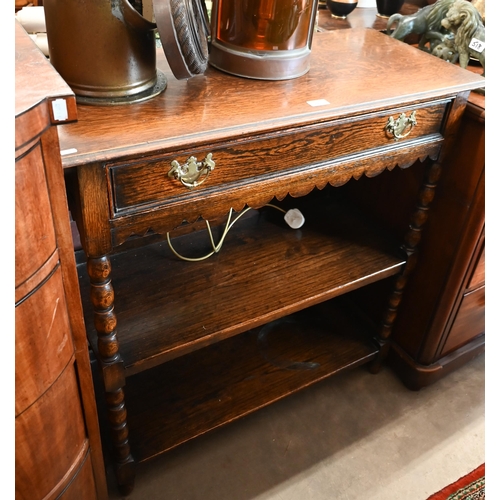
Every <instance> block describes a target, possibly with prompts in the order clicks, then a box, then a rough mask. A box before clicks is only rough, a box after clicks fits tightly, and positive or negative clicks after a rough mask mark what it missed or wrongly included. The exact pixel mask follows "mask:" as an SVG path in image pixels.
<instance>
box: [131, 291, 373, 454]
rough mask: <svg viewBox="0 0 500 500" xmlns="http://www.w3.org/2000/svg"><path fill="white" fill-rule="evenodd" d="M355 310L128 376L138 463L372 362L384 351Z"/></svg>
mask: <svg viewBox="0 0 500 500" xmlns="http://www.w3.org/2000/svg"><path fill="white" fill-rule="evenodd" d="M347 310H348V309H347V308H344V307H343V306H342V298H340V299H334V300H332V301H328V302H325V303H323V304H320V305H318V306H315V307H311V308H309V309H307V310H304V311H301V312H298V313H295V314H293V315H291V316H288V317H285V318H282V319H279V320H276V321H274V322H271V323H268V324H267V325H265V326H263V327H261V328H255V329H253V330H250V331H248V332H246V333H243V334H241V335H237V336H235V337H231V338H229V339H226V340H224V341H222V342H219V343H217V344H214V345H211V346H208V347H205V348H203V349H200V350H197V351H195V352H192V353H190V354H189V355H186V356H183V357H181V358H177V359H174V360H172V361H170V362H168V363H165V364H164V365H161V366H159V367H156V368H153V369H151V370H148V371H145V372H142V373H139V374H137V375H133V376H131V377H128V378H127V384H126V387H125V391H126V399H127V411H128V422H129V426H130V433H129V439H130V444H131V448H132V455H133V456H134V458H135V460H136V461H138V462H141V461H145V460H147V459H149V458H152V457H154V456H155V455H158V454H160V453H162V452H164V451H167V450H169V449H171V448H174V447H175V446H177V445H179V444H181V443H183V442H186V441H188V440H190V439H192V438H194V437H196V436H199V435H201V434H204V433H206V432H208V431H210V430H212V429H215V428H217V427H219V426H221V425H223V424H225V423H227V422H231V421H233V420H235V419H237V418H239V417H242V416H244V415H247V414H249V413H251V412H252V411H254V410H257V409H259V408H262V407H264V406H266V405H268V404H270V403H272V402H274V401H277V400H278V399H281V398H283V397H285V396H287V395H289V394H292V393H294V392H296V391H298V390H300V389H302V388H304V387H307V386H309V385H311V384H312V383H314V382H317V381H319V380H322V379H324V378H326V377H328V376H330V375H332V374H334V373H338V372H340V371H342V370H345V369H347V368H354V367H356V366H359V365H361V364H364V363H367V362H369V361H370V360H371V359H373V358H374V357H375V356H376V354H377V352H378V347H377V346H376V345H375V343H374V342H372V341H371V340H370V336H369V335H367V333H369V332H367V331H366V328H365V327H364V326H363V325H359V322H358V324H357V325H356V323H355V322H354V321H353V318H352V317H348V315H347V314H346V312H345V311H347ZM354 319H355V318H354Z"/></svg>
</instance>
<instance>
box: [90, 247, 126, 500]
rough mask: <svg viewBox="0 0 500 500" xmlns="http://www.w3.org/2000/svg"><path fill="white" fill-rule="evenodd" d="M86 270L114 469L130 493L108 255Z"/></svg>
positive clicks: (122, 373)
mask: <svg viewBox="0 0 500 500" xmlns="http://www.w3.org/2000/svg"><path fill="white" fill-rule="evenodd" d="M87 272H88V275H89V277H90V298H91V301H92V305H93V308H94V326H95V328H96V331H97V337H98V340H97V346H98V352H99V359H100V362H101V366H102V371H103V382H104V388H105V398H106V405H107V412H108V421H109V426H110V433H111V440H112V443H113V455H114V465H115V472H116V476H117V479H118V484H119V487H120V491H121V493H122V494H128V493H130V492H131V491H132V490H133V487H134V480H135V463H134V459H133V457H132V454H131V452H130V445H129V441H128V425H127V409H126V407H125V395H124V391H123V387H124V386H125V370H124V367H123V361H122V359H121V356H120V352H119V343H118V337H117V334H116V323H117V322H116V315H115V312H114V290H113V285H112V283H111V262H110V260H109V258H108V257H107V256H102V257H97V258H89V259H88V261H87Z"/></svg>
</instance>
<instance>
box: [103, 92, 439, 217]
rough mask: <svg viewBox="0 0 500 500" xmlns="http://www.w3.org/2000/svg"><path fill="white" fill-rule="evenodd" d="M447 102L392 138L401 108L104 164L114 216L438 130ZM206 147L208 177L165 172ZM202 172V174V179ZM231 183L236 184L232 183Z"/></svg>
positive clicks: (424, 109)
mask: <svg viewBox="0 0 500 500" xmlns="http://www.w3.org/2000/svg"><path fill="white" fill-rule="evenodd" d="M445 109H446V103H444V102H440V103H436V104H434V105H431V106H427V107H422V108H420V109H415V108H412V109H406V110H405V113H406V115H407V116H410V114H411V112H412V110H414V111H415V112H416V120H417V124H416V125H415V126H414V127H411V126H410V125H409V126H407V128H406V129H405V133H406V132H409V134H408V136H407V137H405V138H401V139H397V140H396V139H395V138H394V135H391V134H390V132H388V131H387V130H386V125H387V124H388V121H389V119H390V117H393V118H395V119H397V118H398V117H399V116H400V115H401V113H402V112H403V111H402V110H397V111H392V112H390V113H389V112H387V113H385V114H379V115H370V116H365V117H360V118H358V119H356V120H353V121H350V122H346V121H333V122H329V123H323V124H317V125H313V126H309V127H303V128H301V129H298V130H290V131H287V132H282V133H280V134H274V135H273V134H270V135H268V136H266V137H263V138H260V139H259V138H257V139H253V140H248V141H247V140H244V139H241V140H238V139H237V138H235V139H233V140H232V141H231V143H226V144H222V145H220V146H216V147H213V148H210V149H209V150H205V149H193V150H190V151H179V152H176V153H175V154H171V155H165V156H163V157H160V158H153V159H150V160H142V161H140V162H135V163H133V162H130V163H121V164H109V165H107V172H108V183H109V184H108V185H109V189H110V191H111V192H110V199H111V205H112V206H111V213H112V217H119V216H121V215H128V214H129V213H133V212H134V211H139V210H142V209H145V208H146V207H148V206H149V207H154V206H159V205H165V204H168V202H169V200H171V199H174V198H175V199H176V200H180V199H183V198H185V199H186V200H188V199H190V198H192V197H193V196H199V194H200V192H201V193H202V192H203V191H209V190H214V189H215V190H219V189H220V186H222V185H226V186H228V185H230V184H234V183H246V182H252V181H254V180H255V179H256V178H259V179H264V178H266V179H269V178H272V177H276V176H277V175H278V176H279V172H280V171H281V172H283V171H286V170H288V171H290V170H293V169H300V168H301V167H308V166H312V165H315V164H321V163H324V162H328V161H333V160H337V159H341V158H343V157H348V156H352V155H355V154H356V153H360V152H363V151H367V150H372V149H376V148H382V147H384V146H385V147H387V146H392V147H393V146H395V145H396V146H397V145H404V144H405V143H406V142H407V141H409V140H415V139H419V138H422V137H425V136H429V135H432V134H439V132H440V130H441V124H442V121H443V116H444V111H445ZM209 153H212V160H214V161H215V168H214V169H213V171H211V172H210V174H209V175H208V176H207V177H206V180H205V181H204V182H203V183H202V184H201V185H198V186H196V187H194V188H189V187H186V186H184V185H183V184H182V183H181V182H180V181H179V180H176V179H174V178H171V177H169V176H168V173H169V171H170V170H171V168H172V162H173V161H174V160H176V161H177V162H178V163H179V164H180V165H186V163H187V160H188V158H189V157H190V156H194V157H195V158H196V159H197V160H198V162H202V161H203V160H204V159H205V158H206V157H207V155H208V154H209ZM203 179H204V177H202V178H201V179H200V180H203ZM233 187H234V186H233Z"/></svg>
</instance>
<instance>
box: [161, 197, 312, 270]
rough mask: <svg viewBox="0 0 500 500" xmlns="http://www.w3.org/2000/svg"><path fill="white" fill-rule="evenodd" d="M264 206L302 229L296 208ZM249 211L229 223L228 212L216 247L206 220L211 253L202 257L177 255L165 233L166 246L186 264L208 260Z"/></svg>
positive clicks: (231, 210)
mask: <svg viewBox="0 0 500 500" xmlns="http://www.w3.org/2000/svg"><path fill="white" fill-rule="evenodd" d="M265 206H266V207H272V208H275V209H276V210H279V211H280V212H283V213H284V214H285V221H286V223H287V224H288V225H289V226H290V227H291V228H292V229H298V228H300V227H302V225H303V224H304V221H305V219H304V216H303V215H302V213H301V212H300V210H299V209H297V208H292V209H291V210H288V211H286V210H284V209H283V208H281V207H278V206H276V205H271V204H269V203H268V204H266V205H265ZM249 210H251V208H250V207H249V208H245V210H243V211H242V212H241V213H240V214H238V216H237V217H236V218H235V219H234V220H233V221H232V222H231V216H232V215H233V209H232V208H231V209H230V210H229V216H228V218H227V221H226V227H225V228H224V231H223V233H222V236H221V239H220V241H219V243H218V244H217V245H216V244H215V242H214V237H213V234H212V229H211V227H210V223H209V222H208V220H206V221H205V223H206V225H207V231H208V235H209V237H210V243H211V245H212V249H213V250H212V251H211V252H209V253H208V254H207V255H204V256H203V257H184V256H183V255H181V254H179V253H178V252H177V251H176V250H175V249H174V247H173V246H172V242H171V241H170V233H167V243H168V246H169V247H170V250H172V252H173V254H174V255H175V256H176V257H177V258H179V259H181V260H185V261H187V262H199V261H202V260H205V259H208V258H209V257H211V256H212V255H213V254H215V253H218V252H219V250H220V249H221V248H222V244H223V243H224V239H225V238H226V236H227V233H229V230H230V229H231V228H232V227H233V226H234V224H235V223H236V221H238V220H239V219H240V218H241V217H242V216H243V215H245V214H246V213H247V212H248V211H249Z"/></svg>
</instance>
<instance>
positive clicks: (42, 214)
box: [15, 144, 56, 287]
mask: <svg viewBox="0 0 500 500" xmlns="http://www.w3.org/2000/svg"><path fill="white" fill-rule="evenodd" d="M15 226H16V257H15V258H16V266H15V267H16V287H18V286H20V285H21V284H22V283H24V282H25V281H26V280H27V279H28V278H29V277H30V276H32V275H33V274H34V273H35V272H36V271H38V269H40V268H41V267H42V266H43V264H44V263H45V262H47V260H48V259H49V257H50V256H51V255H52V254H53V253H54V251H55V249H56V236H55V232H54V226H53V221H52V210H51V206H50V199H49V192H48V189H47V181H46V180H45V171H44V160H43V156H42V150H41V148H40V144H37V145H36V147H34V148H33V149H31V150H30V151H29V152H28V153H27V154H26V155H24V156H22V157H21V158H19V159H18V160H17V161H16V222H15Z"/></svg>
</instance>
